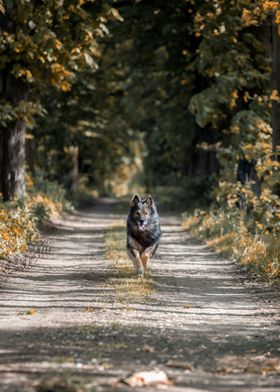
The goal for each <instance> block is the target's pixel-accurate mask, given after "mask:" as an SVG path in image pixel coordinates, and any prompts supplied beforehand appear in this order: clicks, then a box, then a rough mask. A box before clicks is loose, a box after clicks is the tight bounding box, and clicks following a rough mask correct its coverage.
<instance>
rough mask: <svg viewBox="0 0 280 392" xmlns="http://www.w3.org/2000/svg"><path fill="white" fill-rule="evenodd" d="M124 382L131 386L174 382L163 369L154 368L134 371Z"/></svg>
mask: <svg viewBox="0 0 280 392" xmlns="http://www.w3.org/2000/svg"><path fill="white" fill-rule="evenodd" d="M122 382H123V383H125V384H127V385H129V386H131V387H144V386H148V385H160V384H163V385H169V384H171V383H172V382H171V381H170V380H169V379H168V377H167V375H166V373H165V372H164V371H162V370H152V371H144V372H137V373H133V374H132V375H131V376H130V377H127V378H125V379H124V380H122Z"/></svg>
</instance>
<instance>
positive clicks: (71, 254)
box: [0, 204, 280, 392]
mask: <svg viewBox="0 0 280 392" xmlns="http://www.w3.org/2000/svg"><path fill="white" fill-rule="evenodd" d="M114 211H115V209H114V206H110V205H109V204H108V205H105V204H103V205H100V206H98V208H96V209H92V210H91V211H87V212H78V213H74V214H73V215H69V216H67V217H66V218H65V219H64V220H62V221H61V222H60V223H58V224H56V226H55V227H54V228H53V229H52V230H50V232H49V233H48V234H47V235H46V240H47V241H48V247H45V248H43V249H42V251H41V252H40V253H37V257H36V258H35V259H33V260H32V262H31V264H30V265H29V266H28V267H27V268H26V269H24V270H21V271H15V272H14V273H12V274H11V275H10V276H9V278H8V279H7V280H6V282H4V283H2V284H1V289H0V373H1V376H0V390H1V392H2V391H3V392H5V391H9V392H16V391H17V392H18V391H38V392H43V391H45V392H46V391H53V392H58V391H66V392H73V391H80V392H81V391H111V390H116V391H129V390H132V389H133V390H147V391H153V390H158V388H165V389H166V390H168V391H174V392H175V391H190V392H194V391H266V392H268V391H275V392H276V391H279V390H280V341H279V335H280V328H279V324H277V321H279V319H277V307H276V302H275V298H274V297H275V296H276V294H275V293H273V291H272V290H273V289H270V288H267V287H266V288H265V287H264V286H262V285H257V284H253V283H252V282H250V280H248V279H247V276H246V275H245V273H242V272H240V270H239V269H238V267H236V266H235V265H234V264H233V263H232V262H231V261H229V260H227V259H224V258H223V257H221V256H217V255H215V254H214V253H212V252H211V251H210V250H209V249H208V248H207V247H205V246H204V245H202V244H201V243H198V242H196V241H194V240H193V239H191V238H189V237H188V235H187V234H186V233H185V232H184V231H183V230H182V228H181V226H180V220H179V218H176V217H175V216H167V215H166V216H163V217H162V228H163V233H164V234H163V236H162V240H161V245H160V247H159V251H158V254H157V257H156V259H155V261H154V263H153V265H152V270H151V272H150V274H149V275H148V276H147V278H145V279H144V280H141V279H136V278H134V277H133V275H132V274H131V269H130V265H129V264H128V263H127V260H126V258H125V254H124V249H123V247H124V242H123V241H124V226H122V225H123V224H124V219H125V218H124V216H123V215H118V214H115V213H114ZM141 371H146V372H148V373H140V375H139V374H138V375H137V374H136V375H135V373H137V372H141ZM152 381H154V382H155V383H154V384H153V383H152ZM143 384H144V387H143V388H142V387H141V385H143Z"/></svg>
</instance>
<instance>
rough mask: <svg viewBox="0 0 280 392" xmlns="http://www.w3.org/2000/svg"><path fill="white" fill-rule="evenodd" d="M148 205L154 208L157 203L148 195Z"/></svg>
mask: <svg viewBox="0 0 280 392" xmlns="http://www.w3.org/2000/svg"><path fill="white" fill-rule="evenodd" d="M146 203H147V205H148V206H149V207H154V205H155V202H154V199H153V198H152V196H151V195H148V196H147V198H146Z"/></svg>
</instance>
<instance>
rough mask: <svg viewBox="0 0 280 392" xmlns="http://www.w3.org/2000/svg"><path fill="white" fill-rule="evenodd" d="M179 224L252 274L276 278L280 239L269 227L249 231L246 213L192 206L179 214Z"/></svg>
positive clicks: (279, 268)
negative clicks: (181, 214) (258, 230)
mask: <svg viewBox="0 0 280 392" xmlns="http://www.w3.org/2000/svg"><path fill="white" fill-rule="evenodd" d="M182 225H183V227H184V228H185V229H186V230H188V231H189V232H190V233H191V234H192V235H193V236H194V237H196V238H198V239H201V240H203V241H206V242H207V244H208V246H209V247H210V248H213V249H214V250H215V251H217V252H219V253H223V254H227V255H230V256H233V257H234V259H235V260H236V261H237V262H238V263H239V264H241V265H243V266H246V267H248V269H250V270H251V271H252V272H253V273H254V274H255V275H257V276H261V277H264V278H266V279H269V280H270V281H275V282H276V281H277V282H279V281H280V241H279V237H277V235H276V234H273V233H271V232H269V231H263V232H259V233H252V232H250V231H249V230H248V228H247V226H246V214H245V213H244V215H243V216H242V215H240V211H237V212H236V213H233V212H232V211H227V210H210V211H202V210H195V212H194V213H193V214H187V213H184V214H183V222H182Z"/></svg>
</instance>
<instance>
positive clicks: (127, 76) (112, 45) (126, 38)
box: [0, 0, 280, 225]
mask: <svg viewBox="0 0 280 392" xmlns="http://www.w3.org/2000/svg"><path fill="white" fill-rule="evenodd" d="M112 4H113V5H114V7H115V8H112ZM3 5H4V7H2V8H3V9H2V13H3V11H5V13H3V14H2V16H1V19H0V26H1V41H0V47H1V57H0V58H1V71H0V72H1V77H0V80H1V83H0V90H1V106H0V108H1V128H2V132H1V149H0V151H1V152H0V159H1V173H0V178H1V192H2V193H3V195H4V198H5V199H8V198H10V197H13V196H15V195H17V196H21V195H22V194H23V190H24V183H23V162H24V148H23V146H24V129H25V128H26V127H27V128H28V136H29V137H30V138H33V139H32V140H29V141H28V164H29V167H30V168H31V169H32V168H33V170H34V167H35V166H36V165H37V166H40V167H41V168H43V169H44V172H45V174H46V175H47V176H49V177H50V178H54V179H57V180H59V181H62V182H64V183H65V184H68V185H69V187H70V188H71V187H73V184H75V182H76V179H77V171H78V169H79V171H80V172H81V173H84V174H86V175H87V177H88V178H89V180H90V182H92V183H93V184H94V185H95V186H96V187H98V188H99V190H101V191H102V192H106V191H108V190H110V189H111V188H112V187H111V184H112V182H113V180H114V179H117V180H118V181H119V183H122V182H125V181H126V180H127V179H129V178H130V177H132V176H134V175H135V174H137V170H138V171H139V170H140V169H141V168H142V169H143V167H144V178H143V181H144V183H145V185H146V187H147V188H151V187H154V186H157V185H178V184H180V185H182V186H183V187H188V186H190V185H192V187H193V188H195V189H196V192H197V194H196V195H194V196H195V197H196V198H197V197H199V196H200V195H201V194H203V195H208V198H209V194H210V190H212V191H214V192H212V194H211V198H212V200H213V199H214V198H215V200H216V202H218V203H220V204H222V203H226V204H228V205H231V206H233V207H234V208H236V206H238V207H242V208H243V209H246V210H250V211H252V210H253V211H254V213H255V216H254V220H255V222H258V224H259V225H262V224H264V223H265V222H266V223H265V224H268V222H272V221H273V222H274V221H276V220H277V211H278V209H279V206H278V203H279V198H278V196H277V195H278V194H279V189H277V183H278V182H279V178H278V177H277V176H278V173H279V144H280V101H279V89H280V82H279V80H280V76H279V75H280V72H279V69H280V64H279V63H280V36H279V22H280V9H279V3H278V2H276V1H268V0H253V1H251V2H248V1H246V0H215V1H213V2H205V1H193V0H186V1H179V0H176V1H173V2H162V1H159V0H142V1H133V0H118V1H112V2H109V1H108V2H105V1H89V0H87V1H85V0H83V1H82V0H80V1H78V0H75V1H74V0H71V1H70V0H68V1H62V0H57V1H55V0H49V1H42V2H40V1H36V2H32V1H25V0H20V1H3ZM34 115H36V116H37V118H36V122H34ZM38 115H39V116H41V117H40V118H38ZM34 125H36V126H35V127H34ZM78 156H79V157H78ZM34 157H35V159H34ZM66 157H68V158H67V159H66ZM38 162H39V164H38ZM69 172H70V174H71V175H70V176H69Z"/></svg>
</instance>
